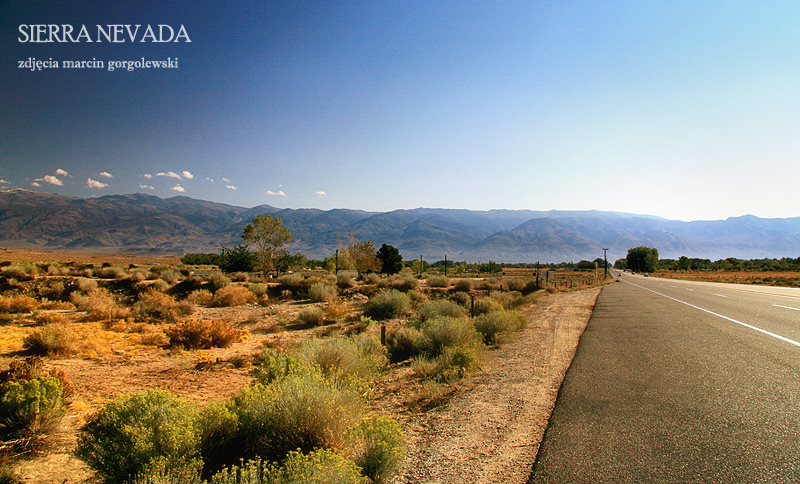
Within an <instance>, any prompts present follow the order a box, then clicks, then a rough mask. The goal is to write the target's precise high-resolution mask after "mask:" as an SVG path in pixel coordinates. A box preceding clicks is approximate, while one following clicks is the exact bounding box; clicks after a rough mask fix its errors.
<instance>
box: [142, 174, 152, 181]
mask: <svg viewBox="0 0 800 484" xmlns="http://www.w3.org/2000/svg"><path fill="white" fill-rule="evenodd" d="M142 176H143V177H145V178H147V179H148V180H149V179H151V178H153V175H151V174H150V173H145V174H144V175H142Z"/></svg>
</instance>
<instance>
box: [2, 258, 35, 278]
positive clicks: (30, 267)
mask: <svg viewBox="0 0 800 484" xmlns="http://www.w3.org/2000/svg"><path fill="white" fill-rule="evenodd" d="M38 273H39V268H38V267H36V264H32V263H30V262H20V263H18V264H12V265H10V266H5V267H3V268H2V269H0V276H3V277H5V278H6V279H12V278H13V279H20V280H27V279H31V278H34V277H36V274H38Z"/></svg>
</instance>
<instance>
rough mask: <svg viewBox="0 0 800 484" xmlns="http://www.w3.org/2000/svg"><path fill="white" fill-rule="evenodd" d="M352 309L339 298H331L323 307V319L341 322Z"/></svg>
mask: <svg viewBox="0 0 800 484" xmlns="http://www.w3.org/2000/svg"><path fill="white" fill-rule="evenodd" d="M352 312H353V310H352V308H350V306H349V305H348V304H347V303H346V302H344V301H341V300H339V299H331V300H330V301H328V305H327V306H326V307H325V319H329V320H331V321H335V322H337V323H341V322H342V321H344V320H345V319H347V318H348V317H349V316H350V314H352Z"/></svg>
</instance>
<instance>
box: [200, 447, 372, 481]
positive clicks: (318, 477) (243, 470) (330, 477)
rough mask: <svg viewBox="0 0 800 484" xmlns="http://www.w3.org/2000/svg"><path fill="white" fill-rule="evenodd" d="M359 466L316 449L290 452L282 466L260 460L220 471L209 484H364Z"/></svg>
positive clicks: (336, 454)
mask: <svg viewBox="0 0 800 484" xmlns="http://www.w3.org/2000/svg"><path fill="white" fill-rule="evenodd" d="M368 482H369V481H368V480H367V478H366V477H364V476H362V475H361V473H360V472H359V468H358V466H357V465H356V464H355V463H354V462H353V461H351V460H349V459H347V458H345V457H343V456H342V455H340V454H338V453H336V452H334V451H331V450H328V449H318V450H314V451H312V452H309V453H308V454H302V453H300V452H297V451H293V452H290V453H289V455H288V456H287V457H286V459H285V460H284V462H283V465H282V466H281V467H278V466H276V465H274V464H271V465H270V464H267V463H266V462H265V461H263V460H261V459H256V460H251V461H249V462H247V463H246V464H243V465H241V467H240V466H233V467H230V468H226V469H223V470H222V471H220V472H218V473H217V474H215V475H214V477H212V478H211V484H367V483H368Z"/></svg>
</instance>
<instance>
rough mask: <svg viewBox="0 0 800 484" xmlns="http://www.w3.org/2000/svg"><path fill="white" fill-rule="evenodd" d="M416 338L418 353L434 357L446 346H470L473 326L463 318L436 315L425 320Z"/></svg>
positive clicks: (473, 331) (441, 352) (472, 341)
mask: <svg viewBox="0 0 800 484" xmlns="http://www.w3.org/2000/svg"><path fill="white" fill-rule="evenodd" d="M420 332H421V335H420V337H419V338H418V339H417V349H418V350H419V352H420V353H424V354H426V355H428V356H432V357H436V356H439V355H441V354H443V353H444V352H445V351H446V350H447V349H448V348H451V347H463V346H472V345H473V344H474V343H475V340H476V334H477V333H476V331H475V326H473V324H472V322H470V321H468V320H466V319H463V318H453V317H451V316H436V317H434V318H431V319H429V320H428V321H425V322H424V323H423V324H422V327H421V328H420Z"/></svg>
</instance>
